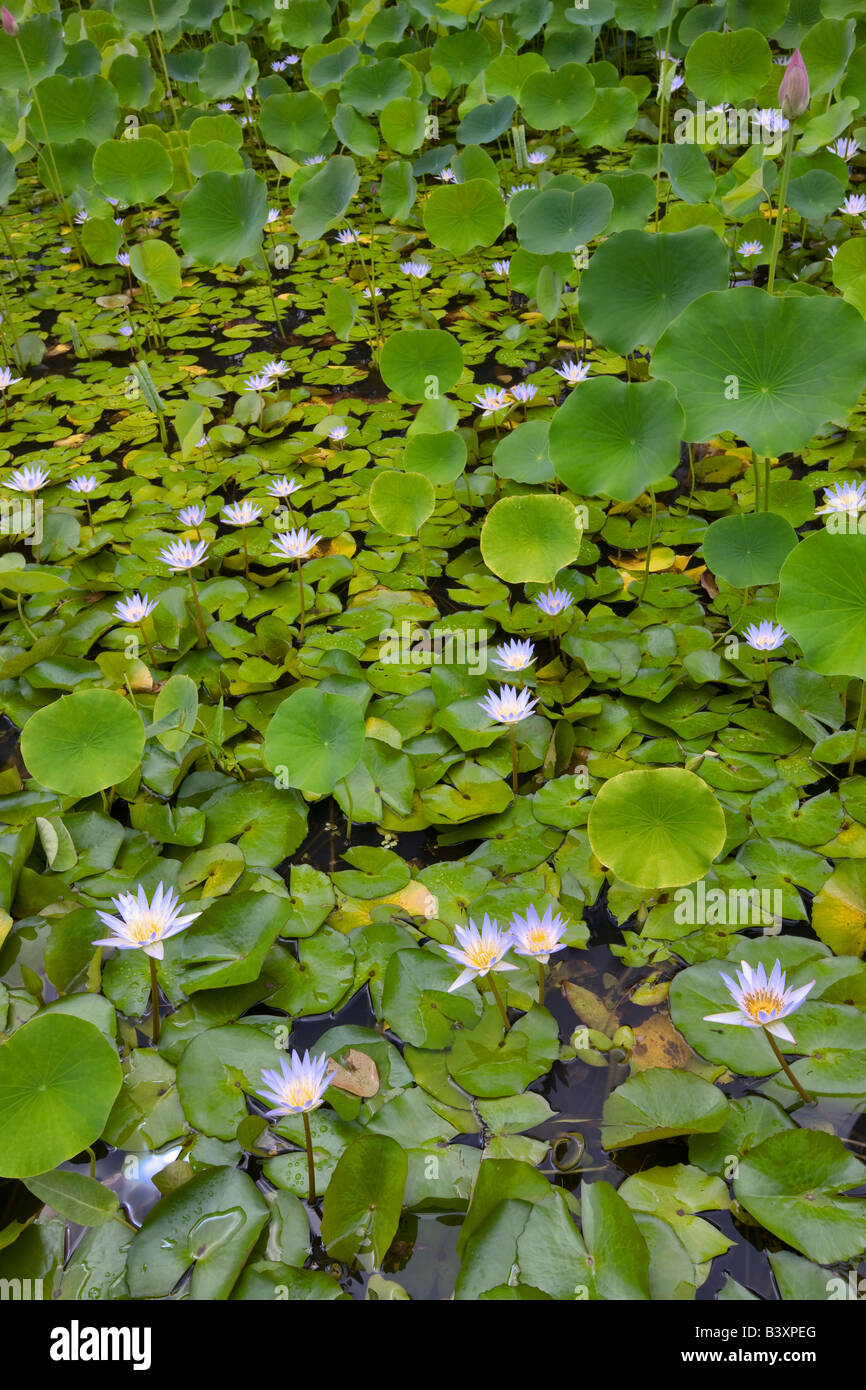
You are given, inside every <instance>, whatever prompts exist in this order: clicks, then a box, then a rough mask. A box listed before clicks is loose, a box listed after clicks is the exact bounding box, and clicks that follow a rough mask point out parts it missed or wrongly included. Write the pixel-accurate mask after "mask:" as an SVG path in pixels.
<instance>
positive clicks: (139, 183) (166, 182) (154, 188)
mask: <svg viewBox="0 0 866 1390" xmlns="http://www.w3.org/2000/svg"><path fill="white" fill-rule="evenodd" d="M93 175H94V178H95V179H96V182H97V183H98V184H99V186H100V188H101V189H102V190H103V192H104V193H105V195H106V197H108V198H116V199H117V200H118V201H119V202H120V204H121V205H122V206H123V207H128V206H129V205H130V204H131V203H150V202H153V200H154V199H155V198H158V197H159V196H160V194H162V193H165V192H167V191H168V189H169V188H171V185H172V181H173V178H174V171H173V170H172V165H171V160H170V159H169V157H168V154H167V152H166V150H165V148H164V147H163V146H162V145H161V144H160V143H159V141H158V140H148V139H147V138H145V137H142V138H141V139H138V140H136V141H135V142H134V143H133V142H132V141H130V140H105V141H103V143H102V144H101V145H100V146H99V147H98V149H97V151H96V153H95V154H94V156H93Z"/></svg>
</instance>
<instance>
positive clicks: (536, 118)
mask: <svg viewBox="0 0 866 1390" xmlns="http://www.w3.org/2000/svg"><path fill="white" fill-rule="evenodd" d="M594 101H595V83H594V82H593V80H592V74H591V73H590V71H589V69H588V68H585V67H584V66H583V64H582V63H565V64H564V65H563V66H562V67H561V68H560V69H559V70H558V72H534V73H531V74H530V76H529V77H527V79H526V81H525V82H524V84H523V86H522V87H521V89H520V110H521V113H522V116H523V119H524V120H525V122H526V124H527V125H530V126H533V127H534V129H535V130H559V128H560V127H561V126H571V125H574V123H575V122H576V121H579V120H580V118H581V116H585V115H586V113H587V111H588V110H589V109H590V107H591V106H592V103H593V102H594Z"/></svg>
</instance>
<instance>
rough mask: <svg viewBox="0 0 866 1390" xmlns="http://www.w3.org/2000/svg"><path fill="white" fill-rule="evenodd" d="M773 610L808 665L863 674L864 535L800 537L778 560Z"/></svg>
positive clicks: (825, 672)
mask: <svg viewBox="0 0 866 1390" xmlns="http://www.w3.org/2000/svg"><path fill="white" fill-rule="evenodd" d="M776 616H777V618H778V620H779V622H780V623H781V624H782V627H783V628H784V629H785V631H786V632H789V633H790V634H791V636H792V637H793V638H794V640H795V641H796V642H799V644H800V646H801V647H802V649H803V655H804V657H805V658H806V663H807V665H809V666H811V668H812V670H813V671H819V672H820V673H821V675H823V676H860V678H861V679H862V680H866V536H861V535H860V534H859V533H854V534H853V535H846V534H840V535H834V534H833V532H832V531H830V530H829V529H827V530H823V531H815V532H813V534H812V535H810V536H806V537H805V538H804V539H803V540H801V541H800V543H799V545H798V546H797V547H796V549H794V550H792V551H791V553H790V555H789V556H788V558H787V559H786V561H785V563H784V564H783V566H782V573H781V575H780V576H779V602H778V605H777V608H776Z"/></svg>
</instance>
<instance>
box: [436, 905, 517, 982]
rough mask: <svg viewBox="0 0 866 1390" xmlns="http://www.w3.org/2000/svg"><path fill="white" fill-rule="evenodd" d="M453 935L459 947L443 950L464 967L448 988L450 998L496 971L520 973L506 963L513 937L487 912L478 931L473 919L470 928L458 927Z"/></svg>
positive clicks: (447, 947)
mask: <svg viewBox="0 0 866 1390" xmlns="http://www.w3.org/2000/svg"><path fill="white" fill-rule="evenodd" d="M454 935H455V936H456V938H457V940H458V941H459V942H460V945H459V946H443V947H442V950H443V951H444V952H445V954H446V955H448V956H450V957H451V959H452V960H454V961H456V962H457V964H458V965H462V966H463V969H462V971H461V972H460V974H459V975H458V976H457V979H456V980H455V981H454V983H453V984H452V985H449V986H448V993H449V994H453V993H454V991H455V989H460V987H461V986H462V985H465V984H467V983H468V982H469V980H475V979H483V978H484V976H485V975H488V974H491V973H492V972H494V971H503V970H516V969H517V966H516V965H510V964H509V963H508V962H507V961H505V960H503V956H504V955H505V954H506V952H507V951H508V950H509V948H510V946H511V937H510V935H509V934H508V932H506V931H503V930H502V928H501V927H500V926H499V924H498V922H496V921H491V919H490V917H489V916H488V915H487V913H486V912H485V914H484V921H483V922H482V924H481V926H480V927H477V926H476V925H475V923H474V922H473V920H472V918H471V917H470V918H469V926H468V927H455V928H454Z"/></svg>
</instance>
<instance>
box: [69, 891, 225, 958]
mask: <svg viewBox="0 0 866 1390" xmlns="http://www.w3.org/2000/svg"><path fill="white" fill-rule="evenodd" d="M111 901H112V902H113V903H114V906H115V907H116V908H117V910H118V912H119V913H120V916H119V917H113V916H112V915H111V913H109V912H97V916H98V917H99V918H101V920H102V921H103V922H104V923H105V925H106V926H107V927H108V928H109V929H110V931H111V933H112V935H111V936H106V937H101V938H100V939H99V940H98V941H94V942H93V945H94V946H116V947H117V948H118V949H119V950H121V951H132V950H142V951H144V953H145V955H148V956H152V957H153V959H154V960H162V958H163V954H164V949H163V942H164V941H167V940H168V938H169V937H170V936H176V935H177V933H178V932H180V931H183V929H184V927H188V926H189V924H190V922H194V921H195V919H196V917H200V916H201V913H200V912H189V913H187V915H186V916H185V917H181V916H179V914H178V908H179V907H180V906H181V904H180V902H179V900H178V898H177V895H176V894H175V892H174V889H172V888H163V886H162V884H161V883H159V884H158V885H157V889H156V892H155V893H154V895H153V900H152V902H148V900H147V894H146V893H145V891H144V889H143V888H142V886H141V884H139V885H138V893H137V894H133V893H121V894H120V896H119V897H117V898H112V900H111Z"/></svg>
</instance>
